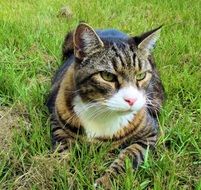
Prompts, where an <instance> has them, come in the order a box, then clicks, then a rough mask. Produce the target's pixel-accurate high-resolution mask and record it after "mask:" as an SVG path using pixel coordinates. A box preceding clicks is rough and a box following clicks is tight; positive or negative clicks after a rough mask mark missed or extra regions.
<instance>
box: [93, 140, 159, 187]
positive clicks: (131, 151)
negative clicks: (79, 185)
mask: <svg viewBox="0 0 201 190" xmlns="http://www.w3.org/2000/svg"><path fill="white" fill-rule="evenodd" d="M154 144H155V142H152V143H148V141H147V140H140V141H139V142H136V143H135V144H132V145H130V146H128V147H126V148H125V149H123V150H122V151H121V152H120V154H119V156H118V158H117V159H116V160H114V162H113V163H112V164H111V165H110V167H109V168H108V169H107V170H106V172H105V174H104V175H103V176H101V177H100V178H98V179H97V180H96V182H95V186H96V187H98V186H99V185H101V186H104V187H105V189H111V181H110V180H111V179H112V178H113V177H115V176H116V175H117V174H120V173H122V172H125V160H126V158H129V159H131V160H132V163H133V168H134V169H135V168H137V167H138V166H139V164H140V163H141V162H142V161H143V160H144V155H145V152H146V150H147V147H148V146H153V145H154Z"/></svg>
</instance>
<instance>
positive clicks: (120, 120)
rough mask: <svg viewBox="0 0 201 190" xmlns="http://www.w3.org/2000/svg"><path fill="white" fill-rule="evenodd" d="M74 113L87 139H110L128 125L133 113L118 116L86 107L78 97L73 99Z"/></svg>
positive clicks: (110, 112) (112, 112)
mask: <svg viewBox="0 0 201 190" xmlns="http://www.w3.org/2000/svg"><path fill="white" fill-rule="evenodd" d="M73 104H74V111H75V113H76V114H77V115H78V117H79V118H80V120H81V123H82V125H83V127H84V129H85V131H86V134H87V137H88V138H90V139H91V138H95V137H112V136H113V135H114V134H115V133H117V131H119V130H120V129H122V128H123V127H125V126H127V125H128V122H129V121H131V120H132V119H133V117H134V114H133V113H127V114H124V115H122V114H121V115H120V114H118V113H117V112H115V111H106V110H104V108H100V106H99V107H98V106H92V107H89V106H86V105H85V104H84V103H83V102H82V101H81V99H80V97H79V96H77V97H75V99H74V102H73Z"/></svg>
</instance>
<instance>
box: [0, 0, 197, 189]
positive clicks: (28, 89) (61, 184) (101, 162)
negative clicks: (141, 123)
mask: <svg viewBox="0 0 201 190" xmlns="http://www.w3.org/2000/svg"><path fill="white" fill-rule="evenodd" d="M200 10H201V2H200V1H197V0H191V1H190V0H180V1H177V0H164V1H161V0H153V1H148V0H146V1H140V0H127V1H125V0H119V1H109V0H105V1H95V0H85V1H80V0H73V1H70V0H57V1H51V0H1V1H0V189H2V190H4V189H20V190H27V189H32V190H49V189H59V190H62V189H65V190H66V189H79V190H82V189H83V190H87V189H89V190H90V189H93V183H94V180H95V179H97V178H98V177H99V176H100V175H101V174H102V173H103V172H104V170H105V169H106V168H107V166H108V165H109V163H110V162H111V159H112V158H111V157H110V156H108V155H107V150H108V147H109V145H105V146H104V145H103V146H101V148H100V149H99V151H98V150H97V147H96V146H89V145H88V144H87V143H86V144H83V145H80V144H79V142H78V143H77V144H76V146H75V148H74V149H73V150H72V151H71V153H70V155H63V156H62V157H61V156H59V155H58V154H57V153H51V151H50V149H51V142H50V132H49V131H50V124H49V118H48V114H47V108H46V107H45V105H44V102H45V100H46V97H47V95H48V92H49V90H50V83H51V78H52V76H53V74H54V72H55V71H56V69H57V68H58V66H59V65H60V64H61V45H62V42H63V39H64V35H65V34H66V32H67V31H69V30H72V29H74V28H75V27H76V25H77V24H78V22H79V21H83V20H84V21H86V22H88V23H89V24H90V25H91V26H93V27H94V28H116V29H119V30H122V31H124V32H126V33H128V34H130V35H131V36H132V35H137V34H140V33H141V32H144V31H146V30H149V29H151V28H154V27H157V26H160V25H161V24H163V25H164V27H163V29H162V33H161V37H160V40H159V41H158V43H157V47H156V49H155V51H154V53H155V58H156V60H157V61H156V63H157V68H158V70H159V72H160V75H161V78H162V81H163V84H164V86H165V90H166V102H165V105H164V107H163V110H162V112H161V115H160V117H159V123H160V137H159V139H158V143H157V147H156V151H155V152H148V154H147V155H146V159H145V163H144V164H143V165H142V166H141V167H140V168H139V169H138V170H137V171H132V170H131V168H130V165H131V164H130V161H129V160H127V161H126V166H127V169H126V173H125V174H122V175H120V176H118V177H117V179H116V180H115V181H114V184H113V189H114V190H117V189H118V190H132V189H135V190H143V189H148V190H152V189H153V190H194V189H195V190H201V91H200V88H201V19H200Z"/></svg>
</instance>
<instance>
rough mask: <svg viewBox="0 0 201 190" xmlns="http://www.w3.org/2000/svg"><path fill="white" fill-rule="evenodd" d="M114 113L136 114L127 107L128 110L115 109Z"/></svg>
mask: <svg viewBox="0 0 201 190" xmlns="http://www.w3.org/2000/svg"><path fill="white" fill-rule="evenodd" d="M116 113H117V114H118V115H128V114H136V113H137V112H136V111H133V110H131V109H128V110H116Z"/></svg>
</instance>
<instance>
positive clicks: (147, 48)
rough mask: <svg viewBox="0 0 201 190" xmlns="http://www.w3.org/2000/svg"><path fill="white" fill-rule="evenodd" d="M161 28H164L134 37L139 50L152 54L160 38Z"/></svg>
mask: <svg viewBox="0 0 201 190" xmlns="http://www.w3.org/2000/svg"><path fill="white" fill-rule="evenodd" d="M161 27H162V26H160V27H158V28H155V29H153V30H151V31H148V32H146V33H144V34H142V35H140V36H136V37H134V38H133V39H134V41H135V44H136V46H137V48H138V49H139V50H142V51H144V52H146V53H147V54H150V53H151V50H152V49H153V48H154V46H155V44H156V42H157V40H158V39H159V37H160V31H161Z"/></svg>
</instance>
